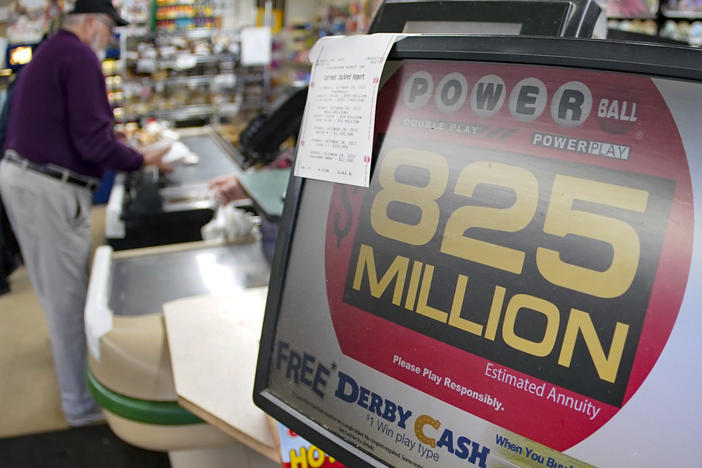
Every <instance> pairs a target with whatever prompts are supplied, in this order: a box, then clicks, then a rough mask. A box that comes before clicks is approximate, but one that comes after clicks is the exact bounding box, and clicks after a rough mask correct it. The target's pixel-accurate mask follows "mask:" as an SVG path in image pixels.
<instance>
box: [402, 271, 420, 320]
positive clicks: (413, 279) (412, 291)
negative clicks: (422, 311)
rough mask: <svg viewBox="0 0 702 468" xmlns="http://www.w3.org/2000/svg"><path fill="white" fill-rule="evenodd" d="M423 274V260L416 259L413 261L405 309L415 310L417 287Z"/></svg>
mask: <svg viewBox="0 0 702 468" xmlns="http://www.w3.org/2000/svg"><path fill="white" fill-rule="evenodd" d="M421 274H422V262H418V261H417V260H415V261H414V262H412V273H411V274H410V280H409V285H408V286H407V299H405V309H407V310H414V302H415V301H416V300H417V288H418V287H419V278H420V276H421Z"/></svg>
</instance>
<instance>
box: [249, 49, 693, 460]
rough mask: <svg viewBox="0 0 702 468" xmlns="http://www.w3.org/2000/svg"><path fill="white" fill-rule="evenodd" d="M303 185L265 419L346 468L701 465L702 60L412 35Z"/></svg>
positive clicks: (261, 388) (258, 398)
mask: <svg viewBox="0 0 702 468" xmlns="http://www.w3.org/2000/svg"><path fill="white" fill-rule="evenodd" d="M385 75H386V76H385V81H384V84H383V86H382V88H381V90H380V94H379V97H378V105H377V119H376V124H375V138H374V155H373V158H374V159H373V169H372V177H371V180H370V186H369V187H368V188H362V187H355V186H350V185H343V184H335V183H330V182H324V181H318V180H312V179H301V178H298V177H291V179H290V182H289V186H288V190H287V197H286V200H285V209H284V213H283V218H282V222H281V224H280V234H279V238H278V245H277V247H276V253H275V258H274V262H273V263H274V265H273V269H272V277H271V281H270V286H269V295H268V302H267V305H266V313H265V320H264V325H263V332H262V337H261V347H260V354H259V359H258V367H257V373H256V381H255V389H254V401H255V402H256V404H257V405H258V406H260V407H261V408H263V409H264V410H265V411H266V412H268V413H269V414H271V415H272V416H273V417H275V418H276V419H278V420H280V421H281V422H283V423H284V424H286V425H287V426H289V427H290V428H291V429H292V430H294V431H295V432H296V433H298V434H300V435H302V436H303V437H304V438H306V439H308V440H309V441H310V442H312V443H313V444H315V445H316V446H318V447H319V448H320V449H322V450H324V451H326V452H328V453H329V454H331V455H332V456H334V457H336V459H337V460H339V461H341V462H342V463H346V464H347V465H349V466H354V467H355V466H365V465H370V466H382V465H388V466H402V467H405V466H406V467H412V466H414V467H417V466H424V467H434V466H436V467H439V466H441V467H454V466H455V467H459V466H481V467H513V466H546V467H552V466H553V467H556V466H568V467H570V466H590V465H595V466H690V465H695V464H697V463H698V462H699V460H701V459H702V445H701V444H699V441H700V440H702V424H700V420H702V405H700V404H699V398H698V394H699V388H700V387H701V386H702V376H700V373H699V372H698V371H697V368H698V365H697V363H698V362H699V361H700V359H702V347H700V345H699V337H698V335H699V334H698V332H699V330H700V329H702V318H701V317H702V316H700V314H699V308H700V303H701V302H702V291H700V288H699V285H700V284H702V278H701V276H702V251H701V250H700V248H699V247H700V243H701V242H702V237H701V236H700V232H701V231H702V221H701V219H702V214H701V213H700V210H699V208H698V206H699V203H700V201H701V200H702V132H700V128H701V127H702V125H701V124H702V121H701V118H700V112H699V109H700V108H702V51H700V50H694V49H692V48H686V47H671V46H664V45H643V44H632V43H617V42H604V41H593V40H585V39H563V38H525V37H493V38H481V37H454V36H443V37H408V38H405V39H403V40H401V41H399V42H398V43H396V44H395V46H394V47H393V49H392V51H391V52H390V56H389V59H388V63H387V65H386V68H385Z"/></svg>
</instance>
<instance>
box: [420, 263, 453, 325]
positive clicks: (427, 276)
mask: <svg viewBox="0 0 702 468" xmlns="http://www.w3.org/2000/svg"><path fill="white" fill-rule="evenodd" d="M433 277H434V266H433V265H427V266H426V267H425V268H424V275H422V286H421V288H420V290H419V303H418V304H417V313H418V314H422V315H426V316H427V317H429V318H433V319H434V320H438V321H439V322H444V323H446V319H448V314H447V313H446V312H444V311H443V310H439V309H435V308H434V307H431V306H430V305H428V304H427V301H428V300H429V290H430V289H431V281H432V278H433Z"/></svg>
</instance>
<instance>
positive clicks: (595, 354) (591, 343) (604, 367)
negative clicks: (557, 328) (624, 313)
mask: <svg viewBox="0 0 702 468" xmlns="http://www.w3.org/2000/svg"><path fill="white" fill-rule="evenodd" d="M578 332H580V333H581V334H582V336H583V339H584V340H585V345H586V346H587V350H588V351H589V352H590V357H592V362H593V363H594V364H595V369H596V370H597V375H599V376H600V379H602V380H606V381H607V382H611V383H614V381H615V380H616V378H617V372H618V371H619V363H620V362H621V360H622V353H623V352H624V343H626V335H627V333H628V332H629V325H626V324H624V323H621V322H617V325H616V326H615V327H614V336H613V337H612V344H611V345H610V347H609V355H608V356H605V353H604V349H603V348H602V343H601V342H600V339H599V338H598V337H597V332H596V331H595V326H594V325H593V324H592V319H591V318H590V314H588V313H587V312H583V311H582V310H578V309H570V317H568V324H567V325H566V331H565V335H564V337H563V346H562V347H561V354H560V356H559V357H558V364H560V365H561V366H564V367H570V361H571V360H572V358H573V350H574V348H575V342H576V340H577V338H578Z"/></svg>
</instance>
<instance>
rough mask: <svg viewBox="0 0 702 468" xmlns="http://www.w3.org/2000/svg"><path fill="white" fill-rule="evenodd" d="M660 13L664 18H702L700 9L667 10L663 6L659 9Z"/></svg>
mask: <svg viewBox="0 0 702 468" xmlns="http://www.w3.org/2000/svg"><path fill="white" fill-rule="evenodd" d="M661 14H662V15H663V16H665V17H666V18H671V19H687V20H696V19H702V10H700V11H678V10H667V9H665V8H662V9H661Z"/></svg>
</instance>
